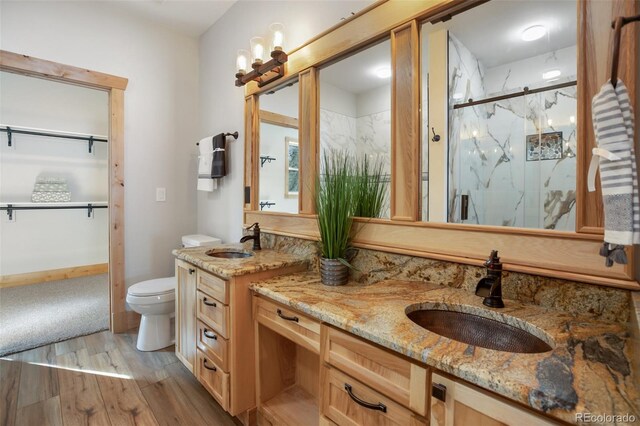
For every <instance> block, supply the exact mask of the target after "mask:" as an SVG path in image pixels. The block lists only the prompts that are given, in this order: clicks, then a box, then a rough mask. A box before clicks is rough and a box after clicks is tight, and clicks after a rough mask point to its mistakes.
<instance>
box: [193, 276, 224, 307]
mask: <svg viewBox="0 0 640 426" xmlns="http://www.w3.org/2000/svg"><path fill="white" fill-rule="evenodd" d="M197 288H198V290H200V291H202V292H204V293H206V294H208V295H209V296H211V297H213V298H214V299H216V300H217V301H218V302H222V303H224V304H225V305H228V304H229V281H227V280H223V279H222V278H219V277H216V276H215V275H213V274H210V273H208V272H204V271H203V270H202V269H198V281H197Z"/></svg>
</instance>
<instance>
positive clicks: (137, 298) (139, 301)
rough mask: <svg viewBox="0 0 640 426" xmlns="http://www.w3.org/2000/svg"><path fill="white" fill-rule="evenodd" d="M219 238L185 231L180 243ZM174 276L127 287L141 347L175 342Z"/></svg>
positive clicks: (197, 244)
mask: <svg viewBox="0 0 640 426" xmlns="http://www.w3.org/2000/svg"><path fill="white" fill-rule="evenodd" d="M221 242H222V241H221V240H220V239H219V238H214V237H209V236H207V235H185V236H184V237H182V246H183V247H185V248H187V247H204V246H207V247H209V246H217V245H219V244H221ZM175 300H176V277H167V278H155V279H153V280H147V281H142V282H139V283H137V284H134V285H132V286H131V287H129V289H128V290H127V303H128V304H129V306H130V307H131V309H133V310H134V311H135V312H137V313H139V314H140V315H142V318H141V320H140V330H139V331H138V343H137V344H136V347H137V348H138V350H140V351H145V352H146V351H156V350H158V349H162V348H166V347H167V346H171V345H173V344H174V343H175V330H174V328H173V327H172V326H171V319H172V318H174V317H175V310H176V306H175Z"/></svg>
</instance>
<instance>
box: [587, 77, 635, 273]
mask: <svg viewBox="0 0 640 426" xmlns="http://www.w3.org/2000/svg"><path fill="white" fill-rule="evenodd" d="M592 114H593V128H594V131H595V135H596V141H597V143H598V148H594V149H593V158H592V162H591V166H590V167H589V177H588V187H589V191H593V190H595V175H596V169H597V167H598V163H599V166H600V183H601V187H602V201H603V204H604V241H605V242H604V245H603V247H602V249H601V250H600V254H601V255H602V256H604V257H606V258H607V260H606V265H607V266H612V265H613V263H614V262H616V263H622V264H626V263H627V256H626V254H625V252H624V246H630V245H633V244H638V243H639V242H640V202H639V200H640V199H639V197H638V175H637V171H636V155H635V149H634V128H633V127H634V123H633V111H632V109H631V103H630V100H629V93H628V91H627V88H626V86H625V85H624V83H623V82H622V81H620V80H618V82H617V84H616V87H615V88H614V87H613V85H612V84H611V82H610V81H608V82H607V83H605V85H604V86H602V88H601V89H600V92H599V93H598V94H597V95H596V96H595V97H594V98H593V102H592ZM596 159H599V161H598V160H596Z"/></svg>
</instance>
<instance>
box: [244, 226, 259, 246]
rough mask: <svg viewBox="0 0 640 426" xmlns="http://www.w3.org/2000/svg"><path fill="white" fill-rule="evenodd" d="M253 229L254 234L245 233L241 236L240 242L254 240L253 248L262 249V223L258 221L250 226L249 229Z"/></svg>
mask: <svg viewBox="0 0 640 426" xmlns="http://www.w3.org/2000/svg"><path fill="white" fill-rule="evenodd" d="M252 229H253V235H245V236H244V237H242V238H240V242H241V243H244V242H245V241H249V240H253V250H261V247H260V225H258V222H256V223H254V224H253V225H251V226H250V227H248V228H247V231H251V230H252Z"/></svg>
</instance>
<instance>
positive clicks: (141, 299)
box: [127, 291, 176, 305]
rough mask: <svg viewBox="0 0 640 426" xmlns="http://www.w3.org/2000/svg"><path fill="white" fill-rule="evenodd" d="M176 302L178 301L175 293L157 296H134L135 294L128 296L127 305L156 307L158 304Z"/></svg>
mask: <svg viewBox="0 0 640 426" xmlns="http://www.w3.org/2000/svg"><path fill="white" fill-rule="evenodd" d="M174 300H176V293H175V291H171V292H169V293H164V294H157V295H155V296H134V295H133V294H127V303H128V304H130V305H132V304H136V305H154V304H157V303H164V302H173V301H174Z"/></svg>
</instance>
